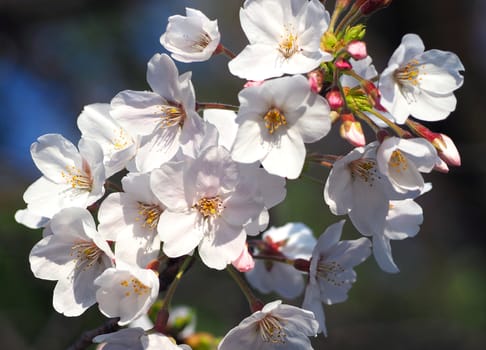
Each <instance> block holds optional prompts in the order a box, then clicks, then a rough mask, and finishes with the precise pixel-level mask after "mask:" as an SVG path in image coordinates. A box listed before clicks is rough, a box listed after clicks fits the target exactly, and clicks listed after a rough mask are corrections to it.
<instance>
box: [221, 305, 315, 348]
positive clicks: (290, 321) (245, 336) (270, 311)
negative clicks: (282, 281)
mask: <svg viewBox="0 0 486 350" xmlns="http://www.w3.org/2000/svg"><path fill="white" fill-rule="evenodd" d="M318 327H319V326H318V323H317V321H316V319H315V317H314V314H313V313H312V312H310V311H307V310H303V309H301V308H298V307H296V306H292V305H286V304H282V303H281V301H280V300H276V301H273V302H271V303H268V304H266V305H265V306H264V307H263V309H262V310H260V311H256V312H254V313H253V314H252V315H251V316H248V317H247V318H245V319H244V320H243V321H241V322H240V324H239V325H238V326H236V327H235V328H233V329H231V330H230V331H229V332H228V333H227V334H226V335H225V336H224V338H223V339H222V340H221V342H220V343H219V346H218V350H248V349H259V350H273V349H280V350H309V349H312V345H311V343H310V340H309V338H308V337H310V336H316V335H317V329H318Z"/></svg>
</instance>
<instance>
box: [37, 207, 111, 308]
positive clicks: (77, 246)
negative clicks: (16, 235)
mask: <svg viewBox="0 0 486 350" xmlns="http://www.w3.org/2000/svg"><path fill="white" fill-rule="evenodd" d="M113 258H114V256H113V253H112V252H111V249H110V246H109V245H108V243H107V242H106V241H105V237H103V236H102V235H101V234H100V233H99V232H98V231H97V230H96V226H95V222H94V219H93V217H92V216H91V214H90V213H89V212H88V211H87V210H86V209H83V208H66V209H63V210H61V211H60V212H59V213H58V214H56V215H54V216H53V217H52V219H51V220H50V222H49V234H47V235H46V236H45V237H44V238H43V239H42V240H41V241H40V242H38V243H37V244H36V245H35V246H34V247H33V248H32V251H31V252H30V256H29V261H30V267H31V269H32V272H33V273H34V275H35V276H36V277H37V278H41V279H45V280H54V281H58V282H57V284H56V287H55V288H54V297H53V305H54V309H56V311H58V312H60V313H62V314H64V315H66V316H79V315H81V314H82V313H83V312H84V311H85V310H86V309H87V308H89V307H90V306H91V305H93V304H94V303H95V302H96V297H95V293H96V287H95V286H94V284H93V282H94V280H95V279H96V278H97V277H98V276H100V275H101V274H102V273H103V272H104V271H105V270H106V269H107V268H110V267H111V266H113V263H112V259H113Z"/></svg>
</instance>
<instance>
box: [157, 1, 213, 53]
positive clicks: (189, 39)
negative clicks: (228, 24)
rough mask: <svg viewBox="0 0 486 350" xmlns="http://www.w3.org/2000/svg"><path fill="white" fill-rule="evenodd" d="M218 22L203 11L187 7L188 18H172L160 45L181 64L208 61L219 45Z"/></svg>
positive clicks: (178, 16)
mask: <svg viewBox="0 0 486 350" xmlns="http://www.w3.org/2000/svg"><path fill="white" fill-rule="evenodd" d="M220 38H221V35H220V34H219V30H218V22H217V21H216V20H214V21H211V20H209V18H207V17H206V15H204V14H203V13H202V12H201V11H199V10H195V9H192V8H187V7H186V16H180V15H175V16H170V17H169V23H168V24H167V29H166V32H165V33H164V34H163V35H162V36H161V37H160V43H161V44H162V46H164V47H165V48H166V49H167V50H168V51H170V52H171V56H172V58H173V59H175V60H177V61H180V62H201V61H206V60H208V59H209V58H210V57H211V55H212V54H213V53H214V51H215V50H216V48H217V47H218V45H219V40H220Z"/></svg>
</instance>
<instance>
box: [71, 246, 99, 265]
mask: <svg viewBox="0 0 486 350" xmlns="http://www.w3.org/2000/svg"><path fill="white" fill-rule="evenodd" d="M71 250H72V251H71V256H74V259H75V260H76V261H77V264H76V267H77V268H81V266H82V269H83V270H86V269H88V268H90V267H91V266H93V265H94V264H95V263H97V262H98V263H100V262H101V256H102V255H103V251H102V250H101V249H100V248H98V246H97V245H96V244H95V243H94V242H92V241H79V242H76V243H75V244H74V245H73V246H72V247H71Z"/></svg>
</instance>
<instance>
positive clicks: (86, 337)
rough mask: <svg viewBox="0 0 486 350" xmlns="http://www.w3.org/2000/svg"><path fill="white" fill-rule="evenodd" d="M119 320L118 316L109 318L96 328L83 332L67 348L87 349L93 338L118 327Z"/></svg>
mask: <svg viewBox="0 0 486 350" xmlns="http://www.w3.org/2000/svg"><path fill="white" fill-rule="evenodd" d="M119 320H120V318H119V317H116V318H110V319H109V320H108V321H106V322H105V323H104V324H102V325H101V326H99V327H98V328H95V329H92V330H89V331H86V332H84V333H83V334H82V335H81V336H80V337H79V339H78V340H77V341H76V342H75V343H74V344H73V345H71V346H70V347H69V348H68V349H67V350H84V349H87V348H88V347H89V346H90V345H92V344H93V338H94V337H96V336H98V335H101V334H106V333H113V332H115V331H117V330H118V329H120V326H119V325H118V321H119Z"/></svg>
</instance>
